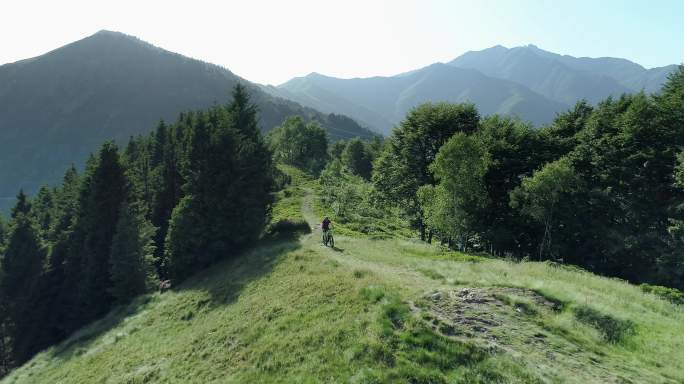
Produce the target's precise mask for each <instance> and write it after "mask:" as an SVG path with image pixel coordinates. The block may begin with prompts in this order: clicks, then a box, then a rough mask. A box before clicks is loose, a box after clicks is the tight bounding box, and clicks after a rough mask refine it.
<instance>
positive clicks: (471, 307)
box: [2, 176, 684, 384]
mask: <svg viewBox="0 0 684 384" xmlns="http://www.w3.org/2000/svg"><path fill="white" fill-rule="evenodd" d="M318 188H319V187H318V185H317V183H311V182H310V181H307V180H306V179H305V178H302V177H301V176H298V177H295V183H294V185H292V186H291V187H289V188H288V190H287V191H286V192H283V193H280V194H279V200H278V203H277V205H276V208H275V210H274V214H275V217H276V218H279V219H289V220H290V221H291V222H297V221H301V220H303V219H305V220H306V221H307V222H308V224H309V225H310V226H312V227H314V231H313V233H312V234H305V235H303V236H302V237H301V238H299V239H296V238H289V239H288V238H285V239H282V238H281V240H269V241H266V242H263V243H260V244H255V246H254V248H253V249H252V250H250V251H248V252H246V253H244V254H242V255H240V256H239V257H238V258H236V259H233V260H231V261H228V262H225V263H222V264H219V265H217V266H215V267H213V268H211V269H209V270H206V271H205V272H203V273H200V274H199V275H197V276H195V277H193V278H191V279H190V280H189V281H187V282H186V283H185V284H183V285H181V286H178V287H175V288H174V289H173V290H172V291H169V292H166V293H163V294H158V293H154V294H149V295H146V296H142V297H139V298H138V299H137V300H135V301H134V302H133V303H132V304H130V305H128V306H126V307H121V308H119V309H117V310H115V311H114V312H112V313H111V314H110V315H109V316H108V317H106V318H105V319H103V320H101V321H99V322H97V323H95V324H93V325H91V326H89V327H86V328H84V329H82V330H81V331H79V332H77V333H76V334H74V335H73V336H72V337H71V338H69V339H68V340H66V341H65V342H63V343H61V344H59V345H57V346H55V347H53V348H50V349H48V350H47V351H45V352H43V353H41V354H39V355H38V356H36V357H35V358H34V359H33V360H31V361H30V362H28V363H27V364H25V365H24V366H23V367H21V368H19V369H17V370H16V371H15V372H13V373H12V374H10V375H9V376H8V377H6V378H5V379H4V381H2V382H3V383H17V384H21V383H31V384H40V383H50V384H52V383H83V382H107V383H131V382H135V383H137V382H145V383H157V382H165V383H229V382H259V383H270V382H287V383H301V382H331V381H332V382H353V383H369V382H373V383H375V382H377V383H384V382H388V383H389V382H392V383H409V382H410V383H415V382H426V383H427V382H430V383H446V382H449V383H490V382H501V383H546V382H563V383H625V382H633V383H637V382H639V383H677V382H681V381H682V380H684V376H682V373H683V372H684V366H683V365H682V364H683V362H684V356H682V349H681V345H682V343H684V339H682V334H681V332H679V328H680V324H681V323H682V321H684V312H682V309H681V307H678V306H676V305H674V304H670V303H668V302H666V301H663V300H661V299H659V298H657V297H656V296H653V295H650V294H645V293H643V292H641V291H640V290H639V289H638V287H635V286H632V285H629V284H627V283H625V282H623V281H619V280H614V279H609V278H602V277H598V276H595V275H593V274H591V273H588V272H585V271H583V270H580V269H576V268H572V267H566V266H560V265H556V264H553V263H538V262H514V261H505V260H501V259H490V258H483V257H478V256H471V255H466V254H461V253H458V252H449V251H444V250H442V249H440V248H439V247H437V246H432V245H428V244H425V243H419V242H416V241H411V240H406V239H403V238H402V237H401V235H400V234H399V233H400V232H396V233H395V237H393V238H385V239H375V240H374V239H371V238H369V237H367V236H364V235H363V234H361V233H358V232H355V231H353V230H352V229H351V227H345V226H344V225H341V226H340V227H339V229H338V233H339V234H336V248H327V247H323V246H322V245H320V244H319V239H320V231H319V230H318V229H317V228H316V227H315V226H316V222H317V221H318V217H319V216H320V214H321V212H322V209H323V208H322V207H321V205H320V200H319V198H318V197H317V194H318V193H320V192H317V191H318ZM342 234H346V235H344V236H343V235H342Z"/></svg>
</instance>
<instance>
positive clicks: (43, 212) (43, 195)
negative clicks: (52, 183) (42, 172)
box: [31, 185, 55, 241]
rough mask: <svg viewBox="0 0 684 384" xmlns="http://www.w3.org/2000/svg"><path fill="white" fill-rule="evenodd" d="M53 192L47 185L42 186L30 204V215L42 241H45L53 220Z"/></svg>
mask: <svg viewBox="0 0 684 384" xmlns="http://www.w3.org/2000/svg"><path fill="white" fill-rule="evenodd" d="M53 195H54V192H53V191H52V190H51V189H50V188H49V187H47V186H45V185H44V186H42V187H41V188H40V189H39V190H38V193H37V194H36V197H35V198H33V203H32V204H31V216H32V217H33V220H35V222H36V224H37V226H38V227H37V228H38V233H39V234H40V238H41V239H42V240H43V241H47V240H48V237H49V235H50V228H51V227H52V225H53V221H54V220H55V206H54V196H53Z"/></svg>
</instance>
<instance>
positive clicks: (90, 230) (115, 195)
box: [77, 142, 128, 321]
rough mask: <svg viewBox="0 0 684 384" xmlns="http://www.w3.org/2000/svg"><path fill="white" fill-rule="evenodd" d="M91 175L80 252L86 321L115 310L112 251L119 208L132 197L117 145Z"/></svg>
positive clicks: (107, 148)
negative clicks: (111, 278)
mask: <svg viewBox="0 0 684 384" xmlns="http://www.w3.org/2000/svg"><path fill="white" fill-rule="evenodd" d="M90 172H91V173H90V174H89V175H88V176H87V184H86V185H85V190H84V191H83V195H82V197H81V203H80V210H79V217H78V221H79V223H78V226H79V228H78V229H79V232H80V233H79V234H78V235H79V238H80V239H79V240H82V243H80V244H77V249H78V251H80V254H81V263H82V268H83V270H82V276H81V279H80V280H81V283H80V286H79V295H80V300H79V301H80V305H81V307H82V310H83V316H82V320H83V321H90V320H93V319H96V318H98V317H100V316H102V315H103V314H105V313H106V312H107V311H108V310H109V309H110V307H111V304H112V302H113V297H112V296H111V294H110V291H109V288H110V287H111V280H110V275H111V274H110V263H109V259H110V252H111V247H112V238H113V236H114V233H115V232H116V224H117V222H118V220H119V208H120V207H121V203H122V202H123V201H124V200H125V199H126V197H127V196H128V195H127V194H128V180H127V179H126V175H125V170H124V167H123V165H122V163H121V160H120V158H119V153H118V149H117V147H116V145H115V144H114V143H111V142H107V143H105V144H104V145H103V146H102V148H101V149H100V152H99V154H98V157H97V162H96V164H95V166H94V167H93V168H92V169H91V170H90Z"/></svg>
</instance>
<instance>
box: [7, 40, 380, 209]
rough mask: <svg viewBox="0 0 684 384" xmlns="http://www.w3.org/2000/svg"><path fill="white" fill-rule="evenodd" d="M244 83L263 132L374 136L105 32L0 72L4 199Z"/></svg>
mask: <svg viewBox="0 0 684 384" xmlns="http://www.w3.org/2000/svg"><path fill="white" fill-rule="evenodd" d="M237 83H242V84H244V85H246V86H247V87H248V89H249V92H250V94H251V97H252V101H253V102H255V103H256V104H257V105H258V107H259V111H260V113H259V117H260V125H261V127H262V129H263V130H268V129H270V128H272V127H274V126H277V125H279V124H280V123H282V122H283V121H284V120H285V119H286V118H287V117H289V116H292V115H301V116H304V117H305V119H307V120H316V121H319V122H320V123H321V124H322V125H323V126H324V127H325V128H326V129H327V130H328V132H329V136H330V137H331V138H332V139H339V138H349V137H355V136H362V137H370V136H372V135H373V133H372V132H370V131H369V130H367V129H365V128H362V127H361V126H360V125H359V124H357V123H356V122H355V121H354V120H352V119H350V118H348V117H346V116H341V115H334V114H323V113H320V112H318V111H316V110H314V109H312V108H309V107H303V106H301V105H299V104H297V103H296V102H293V101H290V100H285V99H282V98H278V97H274V96H271V95H269V94H267V93H265V92H263V91H262V90H261V89H260V88H259V87H258V86H256V85H255V84H252V83H250V82H249V81H247V80H245V79H243V78H241V77H239V76H237V75H235V74H233V73H232V72H230V71H229V70H227V69H225V68H223V67H220V66H217V65H213V64H208V63H205V62H202V61H199V60H194V59H190V58H188V57H184V56H181V55H179V54H175V53H172V52H168V51H165V50H163V49H160V48H157V47H155V46H153V45H150V44H148V43H146V42H143V41H141V40H139V39H137V38H135V37H132V36H128V35H125V34H122V33H118V32H110V31H100V32H98V33H96V34H94V35H92V36H90V37H87V38H85V39H83V40H79V41H77V42H74V43H72V44H69V45H66V46H64V47H62V48H59V49H56V50H54V51H51V52H49V53H47V54H44V55H42V56H39V57H35V58H32V59H28V60H22V61H19V62H15V63H11V64H5V65H2V66H0V180H2V182H1V183H0V197H4V201H5V205H7V202H8V201H12V200H13V198H12V197H13V196H14V195H15V194H16V193H17V191H18V190H19V189H20V188H23V189H24V190H26V191H28V192H29V193H30V192H34V191H35V190H36V189H37V187H38V186H39V185H41V184H46V183H50V184H51V183H55V182H58V181H59V180H60V179H61V177H62V175H63V173H64V171H65V170H66V169H67V168H68V167H69V166H70V165H71V164H72V163H73V164H76V165H77V166H82V165H83V163H84V162H85V160H86V158H87V157H88V155H89V154H90V153H91V152H93V151H94V150H96V149H97V147H98V146H99V145H100V144H101V143H102V142H103V141H105V140H110V139H113V140H115V141H116V142H118V143H119V144H120V145H124V144H125V143H126V142H127V140H128V138H129V137H130V136H134V135H138V134H142V133H146V132H149V131H150V130H152V128H154V127H155V125H156V124H157V122H158V121H159V120H160V119H164V120H166V121H174V120H175V119H176V118H177V117H178V115H179V113H181V112H183V111H188V110H195V109H202V108H207V107H209V106H211V105H213V104H217V103H220V104H222V103H226V102H228V101H229V99H230V94H231V90H232V88H233V87H234V86H235V84H237ZM0 205H1V204H0Z"/></svg>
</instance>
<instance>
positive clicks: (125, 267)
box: [109, 201, 154, 304]
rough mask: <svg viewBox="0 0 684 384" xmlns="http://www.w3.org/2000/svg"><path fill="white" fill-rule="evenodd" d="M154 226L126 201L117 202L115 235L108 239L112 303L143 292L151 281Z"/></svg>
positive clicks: (123, 300)
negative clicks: (109, 242)
mask: <svg viewBox="0 0 684 384" xmlns="http://www.w3.org/2000/svg"><path fill="white" fill-rule="evenodd" d="M153 235H154V227H152V225H151V224H150V223H149V222H148V221H146V220H145V218H144V216H143V214H142V213H141V212H139V211H138V210H137V209H135V208H134V207H132V206H131V205H130V204H129V203H128V202H126V201H124V202H123V204H121V208H120V211H119V221H118V223H117V224H116V234H115V235H114V238H113V240H112V249H111V257H110V260H109V263H110V266H111V281H112V286H111V288H110V289H109V292H110V293H111V294H112V296H113V297H114V299H115V301H116V303H119V304H125V303H127V302H128V301H130V300H131V299H132V298H134V297H135V296H138V295H140V294H143V293H145V292H146V291H147V289H148V288H149V287H150V285H151V282H152V280H153V270H152V263H153V256H154V243H153V239H152V237H153Z"/></svg>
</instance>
